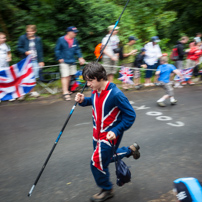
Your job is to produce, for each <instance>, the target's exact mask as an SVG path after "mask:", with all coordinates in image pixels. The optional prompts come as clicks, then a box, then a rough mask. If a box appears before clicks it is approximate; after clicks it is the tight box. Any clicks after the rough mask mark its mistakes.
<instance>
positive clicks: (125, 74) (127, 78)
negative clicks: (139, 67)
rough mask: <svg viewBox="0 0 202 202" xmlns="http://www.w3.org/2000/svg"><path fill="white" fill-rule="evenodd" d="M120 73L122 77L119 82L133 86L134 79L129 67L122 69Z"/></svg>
mask: <svg viewBox="0 0 202 202" xmlns="http://www.w3.org/2000/svg"><path fill="white" fill-rule="evenodd" d="M119 73H120V75H121V76H120V77H119V78H118V79H119V80H121V81H122V82H123V83H128V84H133V81H132V80H131V78H133V73H132V70H130V69H129V68H128V67H122V68H121V70H120V71H119Z"/></svg>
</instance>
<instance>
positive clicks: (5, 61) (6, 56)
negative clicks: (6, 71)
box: [0, 32, 12, 68]
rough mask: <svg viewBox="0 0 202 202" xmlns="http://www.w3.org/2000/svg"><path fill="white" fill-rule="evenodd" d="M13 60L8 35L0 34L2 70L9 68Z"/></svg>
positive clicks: (0, 64) (0, 62)
mask: <svg viewBox="0 0 202 202" xmlns="http://www.w3.org/2000/svg"><path fill="white" fill-rule="evenodd" d="M11 60H12V55H11V49H10V47H9V46H8V45H7V44H6V35H5V34H4V33H3V32H0V68H3V67H9V62H10V61H11Z"/></svg>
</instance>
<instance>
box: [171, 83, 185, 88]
mask: <svg viewBox="0 0 202 202" xmlns="http://www.w3.org/2000/svg"><path fill="white" fill-rule="evenodd" d="M173 87H174V88H183V86H182V85H180V83H179V82H176V83H175V85H174V86H173Z"/></svg>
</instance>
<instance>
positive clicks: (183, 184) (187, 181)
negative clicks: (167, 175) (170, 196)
mask: <svg viewBox="0 0 202 202" xmlns="http://www.w3.org/2000/svg"><path fill="white" fill-rule="evenodd" d="M174 191H175V192H176V193H177V195H176V196H177V198H178V200H179V201H181V202H193V201H197V202H202V186H201V184H200V183H199V181H198V180H197V179H196V178H193V177H186V178H179V179H176V180H174Z"/></svg>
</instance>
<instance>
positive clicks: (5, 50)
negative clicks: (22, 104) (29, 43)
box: [0, 32, 15, 102]
mask: <svg viewBox="0 0 202 202" xmlns="http://www.w3.org/2000/svg"><path fill="white" fill-rule="evenodd" d="M11 60H12V55H11V49H10V47H9V46H8V45H7V44H6V34H4V33H3V32H0V70H1V69H2V68H5V67H6V68H7V67H9V62H10V61H11ZM14 100H15V99H11V100H9V101H14ZM0 102H1V100H0Z"/></svg>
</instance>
